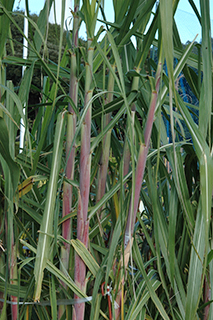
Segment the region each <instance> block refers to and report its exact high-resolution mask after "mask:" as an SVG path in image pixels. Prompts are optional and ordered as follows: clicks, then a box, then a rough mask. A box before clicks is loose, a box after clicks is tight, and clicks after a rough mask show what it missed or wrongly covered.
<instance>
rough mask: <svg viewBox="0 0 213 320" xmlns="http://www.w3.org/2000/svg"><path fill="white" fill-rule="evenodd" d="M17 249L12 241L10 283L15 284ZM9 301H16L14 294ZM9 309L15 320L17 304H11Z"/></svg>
mask: <svg viewBox="0 0 213 320" xmlns="http://www.w3.org/2000/svg"><path fill="white" fill-rule="evenodd" d="M16 259H17V249H16V245H15V244H14V242H13V243H12V248H11V262H10V279H11V280H10V283H11V284H15V285H17V284H18V283H17V280H16V279H17V273H18V271H17V261H16ZM11 301H12V302H17V301H18V298H17V297H15V296H11ZM11 309H12V310H11V311H12V320H17V319H18V305H17V304H12V306H11Z"/></svg>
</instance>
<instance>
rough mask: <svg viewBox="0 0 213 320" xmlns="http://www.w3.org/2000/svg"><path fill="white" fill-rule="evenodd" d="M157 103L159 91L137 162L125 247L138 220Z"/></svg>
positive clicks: (153, 102) (151, 104) (155, 93)
mask: <svg viewBox="0 0 213 320" xmlns="http://www.w3.org/2000/svg"><path fill="white" fill-rule="evenodd" d="M156 102H157V91H153V92H152V97H151V103H150V108H149V113H148V118H147V122H146V127H145V133H144V138H145V144H141V145H140V150H139V156H138V161H137V167H136V173H135V194H134V199H133V198H131V202H130V206H129V214H128V220H127V225H126V231H125V247H126V246H127V244H128V242H129V240H130V239H131V237H132V234H133V229H134V224H135V219H136V214H137V209H138V203H139V198H140V190H141V185H142V181H143V175H144V170H145V165H146V158H147V154H148V150H149V142H150V137H151V132H152V125H153V121H154V114H155V106H156ZM132 201H133V212H132V210H131V209H132Z"/></svg>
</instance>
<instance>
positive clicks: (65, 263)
mask: <svg viewBox="0 0 213 320" xmlns="http://www.w3.org/2000/svg"><path fill="white" fill-rule="evenodd" d="M79 4H80V0H75V2H74V19H73V34H72V46H73V47H72V48H71V58H70V60H71V66H70V89H69V96H70V98H71V99H72V101H73V103H74V104H75V106H76V107H77V104H78V78H77V59H76V49H77V48H78V31H79V17H78V11H79ZM68 111H69V114H68V117H67V133H66V137H67V139H66V159H67V166H66V177H67V178H68V179H70V180H73V179H74V166H75V145H73V146H72V142H73V139H74V135H75V131H76V114H75V112H74V110H73V108H72V106H71V104H70V103H69V105H68ZM71 146H72V148H71ZM72 191H73V190H72V185H71V184H69V183H67V182H64V185H63V210H62V217H66V216H67V215H68V214H69V213H70V212H71V208H72ZM71 224H72V220H71V219H67V220H66V221H65V222H64V223H63V224H62V237H63V238H64V239H66V240H70V239H71ZM69 257H70V245H69V244H68V243H67V242H64V246H63V247H62V248H61V262H62V265H61V270H62V271H63V269H64V268H65V270H66V271H67V272H68V273H69V274H70V273H71V268H72V266H71V265H70V263H69V261H71V260H72V259H69ZM63 286H64V287H65V284H63ZM64 310H65V307H64V306H59V311H58V317H59V319H60V318H61V317H62V315H63V313H64Z"/></svg>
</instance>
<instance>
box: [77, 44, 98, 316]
mask: <svg viewBox="0 0 213 320" xmlns="http://www.w3.org/2000/svg"><path fill="white" fill-rule="evenodd" d="M87 45H88V54H87V62H86V78H85V99H84V106H85V107H87V106H88V105H89V104H90V103H91V102H90V100H91V98H92V94H93V90H92V89H91V84H92V68H93V53H94V47H93V46H91V45H92V39H88V41H87ZM91 111H92V110H91V105H89V107H88V110H87V112H86V115H85V119H84V122H83V124H82V129H81V154H80V193H79V204H78V212H77V238H78V239H79V240H80V241H81V242H82V243H83V244H84V245H85V246H86V247H88V234H89V221H88V218H87V213H88V201H89V192H90V167H91V154H90V136H91ZM85 276H86V266H85V264H84V262H83V260H82V259H81V258H80V257H79V256H78V255H77V254H76V256H75V283H76V284H77V285H78V287H79V288H80V289H81V290H82V291H83V292H85V289H86V281H85ZM78 298H79V297H78V296H77V295H75V299H78ZM84 312H85V303H76V304H75V306H74V309H73V320H83V319H84Z"/></svg>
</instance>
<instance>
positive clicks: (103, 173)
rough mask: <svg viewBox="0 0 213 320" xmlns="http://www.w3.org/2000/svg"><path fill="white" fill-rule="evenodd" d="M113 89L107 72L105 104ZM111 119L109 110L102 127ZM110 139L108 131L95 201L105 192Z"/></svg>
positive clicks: (111, 95) (105, 137) (110, 97)
mask: <svg viewBox="0 0 213 320" xmlns="http://www.w3.org/2000/svg"><path fill="white" fill-rule="evenodd" d="M112 69H113V70H115V64H114V65H112ZM113 90H114V77H113V75H112V73H111V72H110V73H109V81H108V87H107V91H108V93H107V97H106V101H105V102H106V104H108V103H110V102H112V100H113ZM110 120H111V112H110V113H108V114H105V115H104V119H103V129H104V128H105V127H106V126H107V125H108V124H109V122H110ZM110 140H111V131H108V132H107V133H106V135H105V136H104V138H103V142H102V152H101V161H100V164H99V169H98V186H97V196H96V203H98V202H99V201H100V200H101V198H102V197H103V196H104V194H105V189H106V179H107V169H108V164H109V152H110ZM101 211H102V207H101V208H100V209H99V211H98V213H97V215H98V218H99V217H100V215H101V218H102V214H101Z"/></svg>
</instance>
